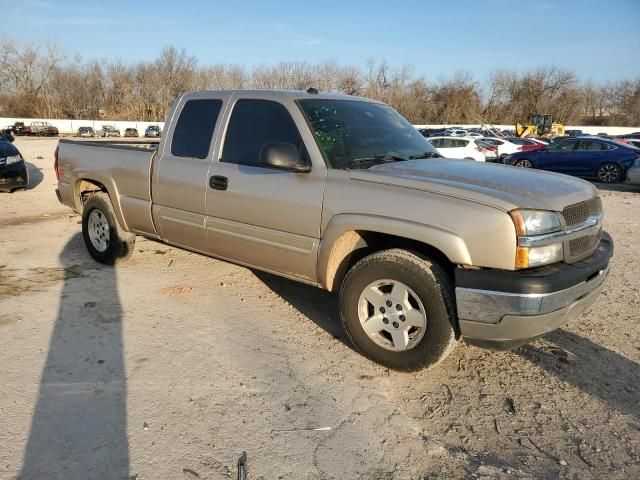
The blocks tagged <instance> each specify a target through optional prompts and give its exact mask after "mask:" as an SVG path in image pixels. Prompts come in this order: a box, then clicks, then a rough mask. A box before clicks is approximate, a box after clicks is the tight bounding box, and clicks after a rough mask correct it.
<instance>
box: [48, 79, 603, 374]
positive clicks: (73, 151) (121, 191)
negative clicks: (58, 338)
mask: <svg viewBox="0 0 640 480" xmlns="http://www.w3.org/2000/svg"><path fill="white" fill-rule="evenodd" d="M55 167H56V174H57V176H58V189H57V194H58V198H59V199H60V201H61V202H62V203H64V204H65V205H68V206H69V207H71V208H72V209H74V210H75V211H77V212H81V213H82V231H83V235H84V240H85V243H86V246H87V249H88V250H89V253H90V254H91V256H92V257H93V258H95V259H96V260H97V261H99V262H103V263H107V264H113V263H115V262H117V261H118V260H121V259H124V258H127V257H128V256H130V255H131V254H132V253H133V245H134V241H135V236H136V235H141V236H144V237H147V238H151V239H156V240H158V241H162V242H166V243H168V244H171V245H176V246H178V247H181V248H185V249H188V250H191V251H194V252H199V253H202V254H204V255H210V256H212V257H217V258H221V259H224V260H228V261H231V262H235V263H238V264H240V265H245V266H247V267H250V268H255V269H259V270H265V271H268V272H272V273H275V274H278V275H282V276H285V277H288V278H291V279H293V280H297V281H301V282H305V283H309V284H312V285H316V286H318V287H321V288H325V289H327V290H330V291H335V292H339V295H340V318H341V320H342V322H343V325H344V328H345V330H346V332H347V334H348V335H349V338H350V339H351V341H352V342H353V344H354V345H355V347H356V348H357V349H358V350H359V351H360V352H362V353H363V354H364V355H366V356H367V357H369V358H371V359H372V360H374V361H376V362H379V363H381V364H384V365H387V366H389V367H392V368H396V369H404V370H413V369H418V368H422V367H428V366H431V365H434V364H435V363H437V362H438V361H440V360H441V359H443V358H444V357H445V356H446V355H447V353H448V352H449V351H450V350H451V348H452V347H453V345H454V344H455V342H456V340H458V339H460V338H464V339H465V340H466V341H467V342H469V343H474V344H476V345H481V346H486V347H494V348H513V347H515V346H518V345H521V344H523V343H525V342H527V341H528V340H530V339H532V338H534V337H537V336H539V335H542V334H544V333H546V332H549V331H551V330H554V329H556V328H558V327H559V326H561V325H563V324H564V323H566V322H567V321H569V320H570V319H571V318H574V317H576V316H577V315H578V314H579V313H581V312H582V311H584V310H585V309H586V308H587V307H589V305H591V304H592V303H593V302H594V301H595V299H596V298H597V296H598V294H599V292H600V290H601V289H602V286H603V283H604V281H605V279H606V277H607V274H608V264H609V259H610V258H611V255H612V253H613V243H612V240H611V238H610V237H609V236H608V235H607V234H606V233H603V232H602V218H603V211H602V205H601V202H600V198H599V197H598V194H597V191H596V189H595V188H594V187H593V186H592V185H591V184H589V183H587V182H585V181H582V180H578V179H575V178H571V177H568V176H564V175H559V174H553V173H546V172H540V171H530V170H527V169H519V168H514V167H510V166H505V165H495V164H485V163H479V162H472V161H466V160H448V159H444V158H441V157H440V155H438V153H437V152H436V151H435V150H434V148H433V147H432V146H431V145H430V144H429V143H428V142H427V141H426V140H425V139H424V138H423V137H422V136H421V135H420V134H419V133H418V132H417V131H416V129H415V128H414V127H413V126H411V125H410V124H409V123H408V122H407V121H406V120H405V119H404V118H402V117H401V116H400V115H399V114H398V113H397V112H396V111H394V110H393V109H392V108H391V107H389V106H387V105H384V104H382V103H379V102H375V101H371V100H367V99H364V98H357V97H349V96H343V95H331V94H318V93H317V91H315V90H311V89H310V90H309V91H307V92H293V91H247V90H239V91H217V92H198V93H189V94H186V95H184V96H182V97H181V98H180V99H178V100H177V101H176V102H175V104H174V105H173V107H172V109H171V111H170V113H169V116H168V117H167V121H166V127H165V131H164V133H163V137H162V139H161V141H160V143H159V144H158V143H155V144H154V143H144V142H137V143H127V144H122V143H121V144H115V143H105V142H84V141H73V140H61V141H60V144H59V146H58V149H57V150H56V163H55Z"/></svg>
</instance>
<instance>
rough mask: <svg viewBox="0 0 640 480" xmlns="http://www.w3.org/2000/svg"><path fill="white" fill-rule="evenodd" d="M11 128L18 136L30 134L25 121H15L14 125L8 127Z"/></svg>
mask: <svg viewBox="0 0 640 480" xmlns="http://www.w3.org/2000/svg"><path fill="white" fill-rule="evenodd" d="M8 128H9V129H10V130H11V133H13V135H15V136H16V137H18V136H22V135H28V133H29V132H28V128H27V127H26V126H25V124H24V122H14V124H13V125H11V126H10V127H8Z"/></svg>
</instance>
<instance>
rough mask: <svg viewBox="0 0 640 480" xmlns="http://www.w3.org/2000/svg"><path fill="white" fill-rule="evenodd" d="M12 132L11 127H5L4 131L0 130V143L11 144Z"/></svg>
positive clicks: (12, 139)
mask: <svg viewBox="0 0 640 480" xmlns="http://www.w3.org/2000/svg"><path fill="white" fill-rule="evenodd" d="M14 140H15V139H14V138H13V130H12V129H11V127H7V128H5V129H4V130H0V142H13V141H14Z"/></svg>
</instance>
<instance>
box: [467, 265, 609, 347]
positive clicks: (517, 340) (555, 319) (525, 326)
mask: <svg viewBox="0 0 640 480" xmlns="http://www.w3.org/2000/svg"><path fill="white" fill-rule="evenodd" d="M608 274H609V267H608V266H607V267H606V268H604V269H602V270H600V271H598V272H596V274H595V275H594V276H593V277H592V278H590V279H588V280H587V281H585V282H582V283H579V284H577V285H574V286H572V287H569V288H566V289H564V290H559V291H556V292H550V293H531V294H525V293H508V292H497V291H491V290H479V289H472V288H456V301H457V307H458V319H459V325H460V333H461V334H462V336H463V337H464V338H465V340H467V341H468V342H469V343H475V344H478V345H480V346H485V347H490V348H500V349H508V348H514V347H516V346H518V345H522V344H523V343H526V342H527V341H528V340H531V339H532V338H535V337H538V336H540V335H543V334H545V333H547V332H550V331H552V330H555V329H557V328H559V327H561V326H562V325H564V324H565V323H567V322H568V321H570V320H571V319H572V318H575V317H576V316H578V315H579V314H580V313H582V312H584V311H585V310H586V309H587V308H589V306H591V305H592V304H593V302H595V300H596V299H597V297H598V295H599V294H600V291H601V290H602V288H603V286H604V282H605V280H606V278H607V276H608Z"/></svg>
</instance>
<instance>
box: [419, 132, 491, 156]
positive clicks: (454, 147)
mask: <svg viewBox="0 0 640 480" xmlns="http://www.w3.org/2000/svg"><path fill="white" fill-rule="evenodd" d="M427 141H428V142H429V143H430V144H431V145H433V146H434V147H436V150H438V153H439V154H440V155H442V156H443V157H445V158H461V159H465V160H475V161H476V162H484V161H485V160H486V159H485V157H484V154H483V153H482V152H481V151H480V148H479V147H478V146H477V145H476V144H475V139H473V138H462V137H429V138H427Z"/></svg>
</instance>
